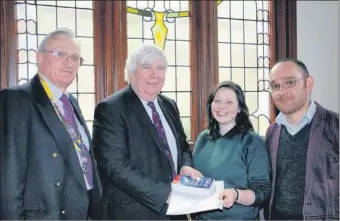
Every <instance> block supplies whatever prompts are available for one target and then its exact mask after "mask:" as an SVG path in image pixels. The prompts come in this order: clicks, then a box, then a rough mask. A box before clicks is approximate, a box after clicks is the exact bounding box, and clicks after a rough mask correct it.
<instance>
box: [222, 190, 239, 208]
mask: <svg viewBox="0 0 340 221" xmlns="http://www.w3.org/2000/svg"><path fill="white" fill-rule="evenodd" d="M218 198H219V199H220V200H223V206H224V207H225V208H231V207H232V206H233V205H234V203H235V202H236V198H237V191H236V189H234V188H228V189H224V191H223V192H222V193H220V195H219V196H218Z"/></svg>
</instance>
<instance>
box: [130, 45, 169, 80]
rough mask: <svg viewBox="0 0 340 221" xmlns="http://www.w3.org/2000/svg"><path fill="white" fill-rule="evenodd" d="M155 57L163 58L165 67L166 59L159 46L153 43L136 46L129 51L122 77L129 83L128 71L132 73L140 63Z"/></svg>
mask: <svg viewBox="0 0 340 221" xmlns="http://www.w3.org/2000/svg"><path fill="white" fill-rule="evenodd" d="M157 59H163V60H164V61H165V66H166V68H167V66H168V61H167V59H166V56H165V54H164V52H163V50H162V49H161V48H159V47H158V46H157V45H154V44H146V43H143V44H141V45H140V46H139V47H138V48H136V49H135V50H134V51H132V52H131V53H130V55H129V56H128V58H127V59H126V63H125V70H124V78H125V81H126V82H127V83H130V75H129V74H130V73H134V72H135V71H136V69H137V67H138V66H139V65H141V64H144V63H147V62H152V61H154V60H157Z"/></svg>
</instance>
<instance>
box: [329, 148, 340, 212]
mask: <svg viewBox="0 0 340 221" xmlns="http://www.w3.org/2000/svg"><path fill="white" fill-rule="evenodd" d="M326 163H327V183H328V188H329V191H328V197H329V198H328V202H329V203H330V205H327V207H328V208H329V209H330V211H328V214H339V155H335V154H334V153H327V162H326ZM326 203H327V202H326Z"/></svg>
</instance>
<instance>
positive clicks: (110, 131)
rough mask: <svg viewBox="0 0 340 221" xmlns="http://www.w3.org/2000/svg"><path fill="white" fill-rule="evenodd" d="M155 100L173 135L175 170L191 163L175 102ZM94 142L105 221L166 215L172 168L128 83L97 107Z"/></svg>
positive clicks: (156, 134)
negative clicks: (176, 165) (175, 156)
mask: <svg viewBox="0 0 340 221" xmlns="http://www.w3.org/2000/svg"><path fill="white" fill-rule="evenodd" d="M158 103H159V105H160V107H161V109H162V112H163V113H164V116H165V118H166V120H167V122H168V124H169V126H170V128H171V130H172V133H173V134H174V136H175V139H176V142H177V148H178V170H177V171H179V169H180V168H181V167H182V166H184V165H187V166H192V158H191V151H190V148H189V145H188V143H187V141H186V136H185V133H184V130H183V127H182V124H181V121H180V115H179V112H178V109H177V105H176V103H175V102H174V101H173V100H171V99H169V98H167V97H165V96H162V95H159V96H158ZM93 125H94V127H93V145H94V151H95V156H96V159H97V161H98V168H99V171H100V174H101V179H102V183H103V206H104V208H103V218H104V219H128V220H135V219H143V220H150V219H158V220H159V219H169V217H167V216H166V215H165V214H166V210H167V205H166V203H165V202H166V200H167V198H168V196H169V194H170V191H171V181H172V167H171V164H170V160H169V158H168V157H167V154H166V151H165V148H164V146H163V144H162V142H161V140H160V138H159V135H158V132H157V130H156V128H155V126H154V125H153V123H152V121H151V119H150V117H149V116H148V114H147V112H146V110H145V108H144V106H143V104H142V102H141V100H140V99H139V98H138V96H137V95H136V94H135V92H134V91H133V90H132V88H131V86H130V85H128V86H127V87H125V88H124V89H122V90H120V91H119V92H117V93H115V94H114V95H111V96H109V97H107V98H106V99H104V100H103V101H102V102H100V103H99V104H98V105H97V107H96V110H95V119H94V124H93Z"/></svg>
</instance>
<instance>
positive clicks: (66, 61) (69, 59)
mask: <svg viewBox="0 0 340 221" xmlns="http://www.w3.org/2000/svg"><path fill="white" fill-rule="evenodd" d="M64 62H65V63H67V66H68V67H69V68H72V67H73V64H74V62H73V61H72V60H71V57H70V56H67V57H66V59H65V61H64Z"/></svg>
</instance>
